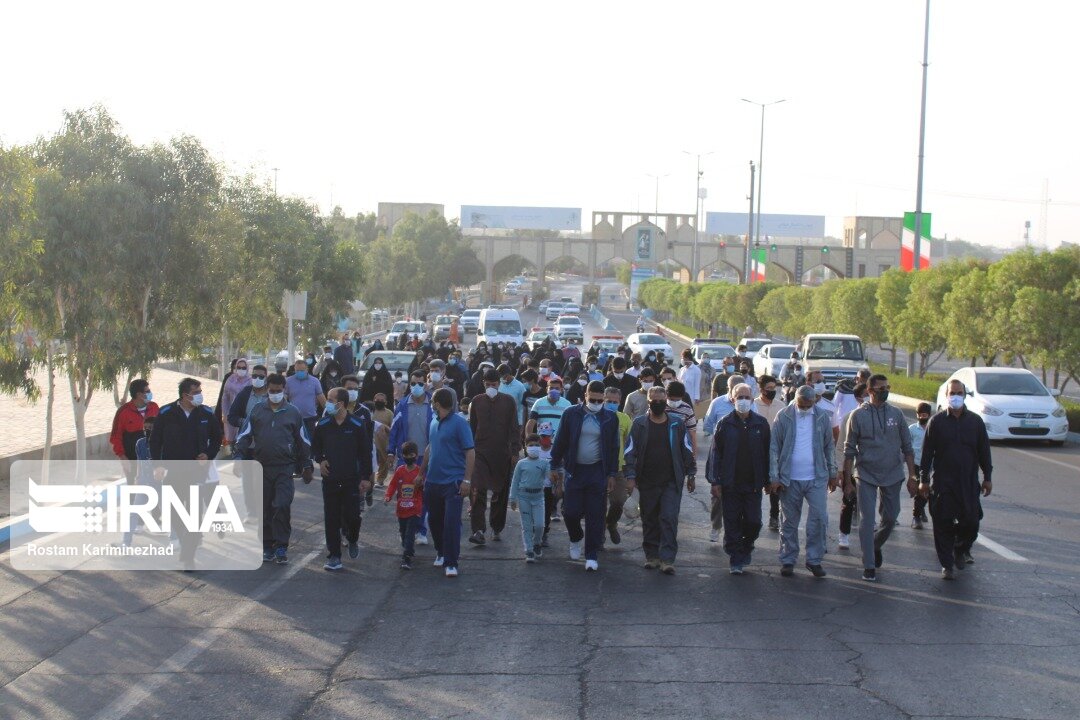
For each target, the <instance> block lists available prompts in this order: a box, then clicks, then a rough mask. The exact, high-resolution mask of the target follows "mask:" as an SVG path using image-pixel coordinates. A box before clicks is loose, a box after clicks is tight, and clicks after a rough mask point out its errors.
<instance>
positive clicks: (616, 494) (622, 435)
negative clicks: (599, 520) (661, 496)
mask: <svg viewBox="0 0 1080 720" xmlns="http://www.w3.org/2000/svg"><path fill="white" fill-rule="evenodd" d="M619 359H620V360H621V359H622V358H619ZM619 397H620V396H619V388H617V387H608V388H604V407H605V408H607V409H608V410H610V411H611V412H613V413H615V417H616V418H618V420H619V473H618V474H617V475H616V476H615V486H614V487H612V488H611V489H610V490H609V491H608V494H607V511H606V512H605V513H604V526H605V527H607V531H608V536H609V537H610V538H611V542H612V544H614V545H618V544H619V543H620V542H622V534H621V533H619V518H621V517H622V514H623V506H624V505H625V504H626V498H627V496H628V493H627V492H626V476H625V475H624V474H623V468H624V467H625V465H626V459H625V455H624V453H625V450H626V440H627V438H628V437H630V426H631V425H632V424H633V422H634V421H633V419H632V418H631V417H630V416H629V415H627V414H626V413H623V412H619Z"/></svg>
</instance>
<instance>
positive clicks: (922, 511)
mask: <svg viewBox="0 0 1080 720" xmlns="http://www.w3.org/2000/svg"><path fill="white" fill-rule="evenodd" d="M932 410H933V408H931V407H930V403H928V402H922V403H919V406H918V407H917V408H915V422H913V423H911V424H910V425H908V432H909V433H911V453H912V455H914V456H915V464H916V465H918V464H919V460H920V459H921V458H922V448H923V438H924V437H926V425H927V423H929V422H930V413H931V411H932ZM925 522H930V520H929V518H927V517H926V498H924V497H923V496H922V495H921V494H919V493H916V494H915V508H914V511H913V513H912V517H911V529H912V530H922V529H923V523H925Z"/></svg>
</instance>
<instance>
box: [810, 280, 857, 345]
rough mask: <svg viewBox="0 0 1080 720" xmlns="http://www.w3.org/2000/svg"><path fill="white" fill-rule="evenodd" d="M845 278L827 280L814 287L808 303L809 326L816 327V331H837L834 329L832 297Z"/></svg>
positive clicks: (844, 281)
mask: <svg viewBox="0 0 1080 720" xmlns="http://www.w3.org/2000/svg"><path fill="white" fill-rule="evenodd" d="M846 282H848V281H847V280H839V279H833V280H827V281H826V282H824V283H823V284H821V285H819V286H818V287H816V288H814V298H813V300H812V301H811V303H810V318H809V321H810V326H811V327H813V328H818V330H816V331H817V332H828V331H833V332H839V331H837V330H836V329H835V326H836V323H835V322H834V320H833V297H834V296H835V295H836V292H837V290H839V289H840V288H841V287H842V286H843V285H844V284H845V283H846Z"/></svg>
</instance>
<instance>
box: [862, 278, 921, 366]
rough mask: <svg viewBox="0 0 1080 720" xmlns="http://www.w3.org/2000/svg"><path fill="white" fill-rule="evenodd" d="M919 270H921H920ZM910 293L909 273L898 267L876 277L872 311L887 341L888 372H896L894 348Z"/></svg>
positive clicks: (900, 331) (898, 337)
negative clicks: (888, 353) (874, 304)
mask: <svg viewBox="0 0 1080 720" xmlns="http://www.w3.org/2000/svg"><path fill="white" fill-rule="evenodd" d="M920 272H921V271H920ZM910 293H911V273H907V272H904V271H903V270H901V269H900V268H892V269H890V270H887V271H885V273H883V274H882V276H881V277H880V278H878V286H877V304H876V306H875V308H874V311H875V312H876V313H877V316H878V319H880V320H881V328H882V330H883V331H884V334H885V339H886V340H888V341H889V345H890V346H891V348H890V355H891V357H890V358H889V372H890V373H894V372H896V348H897V347H899V346H900V342H901V340H900V338H901V337H903V334H904V333H903V312H904V309H905V308H906V307H907V302H908V295H909V294H910Z"/></svg>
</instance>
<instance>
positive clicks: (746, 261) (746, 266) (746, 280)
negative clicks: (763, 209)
mask: <svg viewBox="0 0 1080 720" xmlns="http://www.w3.org/2000/svg"><path fill="white" fill-rule="evenodd" d="M754 170H755V168H754V161H753V160H751V161H750V195H749V196H748V197H749V199H750V225H749V227H748V228H747V230H746V251H745V253H744V256H743V284H744V285H749V284H750V238H751V237H752V236H753V234H754Z"/></svg>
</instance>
